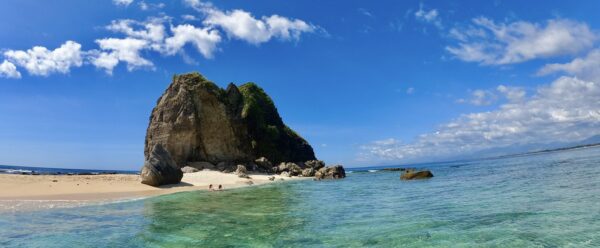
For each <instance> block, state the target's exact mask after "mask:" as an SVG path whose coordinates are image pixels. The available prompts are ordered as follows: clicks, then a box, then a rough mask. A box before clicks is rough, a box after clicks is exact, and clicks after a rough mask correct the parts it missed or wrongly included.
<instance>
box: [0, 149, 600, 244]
mask: <svg viewBox="0 0 600 248" xmlns="http://www.w3.org/2000/svg"><path fill="white" fill-rule="evenodd" d="M428 168H429V169H431V170H432V171H433V173H434V174H435V177H434V178H432V179H429V180H420V181H400V180H399V172H383V171H376V172H354V173H349V174H348V177H347V178H346V179H343V180H337V181H318V182H316V181H295V182H285V183H277V184H271V185H264V186H257V187H251V188H244V189H237V190H231V191H223V192H184V193H177V194H172V195H166V196H159V197H153V198H148V199H144V200H137V201H129V202H120V203H111V204H104V205H92V206H84V207H75V208H64V209H50V210H43V211H34V212H20V213H3V214H2V215H1V216H0V247H365V246H366V247H600V148H586V149H577V150H570V151H561V152H553V153H545V154H538V155H531V156H522V157H512V158H503V159H493V160H481V161H472V162H455V163H444V164H436V165H431V166H429V167H428Z"/></svg>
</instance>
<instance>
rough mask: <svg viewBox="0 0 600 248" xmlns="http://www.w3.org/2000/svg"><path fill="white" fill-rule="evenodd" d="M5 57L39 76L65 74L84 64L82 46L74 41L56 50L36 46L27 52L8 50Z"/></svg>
mask: <svg viewBox="0 0 600 248" xmlns="http://www.w3.org/2000/svg"><path fill="white" fill-rule="evenodd" d="M4 57H6V59H7V60H8V61H9V62H11V63H12V64H13V65H18V66H21V67H24V68H25V69H26V70H27V72H29V74H31V75H38V76H48V75H49V74H51V73H63V74H65V73H68V72H69V71H70V69H71V67H79V66H81V65H82V63H83V59H82V55H81V45H80V44H79V43H77V42H74V41H67V42H65V43H64V44H62V45H61V46H60V47H59V48H56V49H54V50H48V48H46V47H43V46H35V47H33V48H31V49H28V50H27V51H23V50H7V51H6V52H4Z"/></svg>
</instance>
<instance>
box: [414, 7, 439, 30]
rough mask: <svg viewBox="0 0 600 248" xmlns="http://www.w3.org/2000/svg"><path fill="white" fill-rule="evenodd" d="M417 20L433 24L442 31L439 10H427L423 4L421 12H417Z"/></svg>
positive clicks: (420, 8)
mask: <svg viewBox="0 0 600 248" xmlns="http://www.w3.org/2000/svg"><path fill="white" fill-rule="evenodd" d="M415 18H416V19H417V20H419V21H422V22H425V23H429V24H433V25H434V26H436V27H437V28H439V29H442V28H443V26H442V19H441V18H440V16H439V12H438V10H437V9H431V10H425V9H424V8H423V4H421V5H420V6H419V10H418V11H417V12H415Z"/></svg>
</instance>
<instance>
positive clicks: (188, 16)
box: [181, 15, 198, 21]
mask: <svg viewBox="0 0 600 248" xmlns="http://www.w3.org/2000/svg"><path fill="white" fill-rule="evenodd" d="M181 19H184V20H186V21H196V20H198V18H196V16H193V15H182V16H181Z"/></svg>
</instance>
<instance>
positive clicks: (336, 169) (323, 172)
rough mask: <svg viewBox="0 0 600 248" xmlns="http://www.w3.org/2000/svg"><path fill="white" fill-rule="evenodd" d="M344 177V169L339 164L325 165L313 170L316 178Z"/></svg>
mask: <svg viewBox="0 0 600 248" xmlns="http://www.w3.org/2000/svg"><path fill="white" fill-rule="evenodd" d="M344 177H346V171H345V170H344V167H343V166H341V165H334V166H326V167H323V168H321V169H319V170H318V171H317V172H315V178H316V179H340V178H344Z"/></svg>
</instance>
